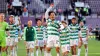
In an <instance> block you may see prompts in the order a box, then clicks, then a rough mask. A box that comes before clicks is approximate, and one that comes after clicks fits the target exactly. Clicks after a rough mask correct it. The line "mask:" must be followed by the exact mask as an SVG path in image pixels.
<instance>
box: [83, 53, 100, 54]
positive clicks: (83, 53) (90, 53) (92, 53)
mask: <svg viewBox="0 0 100 56" xmlns="http://www.w3.org/2000/svg"><path fill="white" fill-rule="evenodd" d="M81 54H85V53H81ZM88 54H100V53H88Z"/></svg>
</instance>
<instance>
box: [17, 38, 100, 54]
mask: <svg viewBox="0 0 100 56" xmlns="http://www.w3.org/2000/svg"><path fill="white" fill-rule="evenodd" d="M88 48H89V52H88V53H89V54H88V56H100V41H96V40H94V39H91V40H89V42H88ZM51 52H52V56H56V52H55V49H52V51H51ZM84 52H85V50H84V47H82V51H81V56H85V55H84ZM18 56H26V50H25V45H24V42H23V41H20V42H19V43H18ZM35 56H36V55H35Z"/></svg>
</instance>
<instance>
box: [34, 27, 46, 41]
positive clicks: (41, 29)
mask: <svg viewBox="0 0 100 56" xmlns="http://www.w3.org/2000/svg"><path fill="white" fill-rule="evenodd" d="M35 28H36V34H37V37H36V39H37V40H43V37H44V31H43V30H44V27H43V26H36V27H35ZM38 28H39V29H40V31H39V30H38Z"/></svg>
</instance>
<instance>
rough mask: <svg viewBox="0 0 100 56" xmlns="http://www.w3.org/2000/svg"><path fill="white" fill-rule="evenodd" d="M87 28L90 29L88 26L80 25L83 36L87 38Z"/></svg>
mask: <svg viewBox="0 0 100 56" xmlns="http://www.w3.org/2000/svg"><path fill="white" fill-rule="evenodd" d="M87 30H88V28H87V27H86V26H81V27H80V31H81V34H82V38H86V37H87Z"/></svg>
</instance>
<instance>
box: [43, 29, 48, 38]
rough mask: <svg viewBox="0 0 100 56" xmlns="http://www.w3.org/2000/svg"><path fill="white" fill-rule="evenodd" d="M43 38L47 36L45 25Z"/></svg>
mask: <svg viewBox="0 0 100 56" xmlns="http://www.w3.org/2000/svg"><path fill="white" fill-rule="evenodd" d="M43 31H44V38H48V36H47V27H44V30H43Z"/></svg>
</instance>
